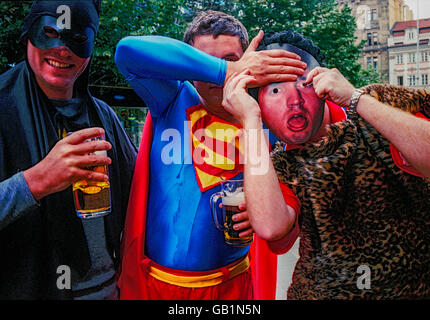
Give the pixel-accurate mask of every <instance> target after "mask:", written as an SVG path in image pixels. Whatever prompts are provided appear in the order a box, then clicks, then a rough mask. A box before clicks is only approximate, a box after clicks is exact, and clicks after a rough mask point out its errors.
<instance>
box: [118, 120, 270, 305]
mask: <svg viewBox="0 0 430 320" xmlns="http://www.w3.org/2000/svg"><path fill="white" fill-rule="evenodd" d="M151 145H152V118H151V114H150V113H149V112H148V116H147V117H146V121H145V126H144V128H143V134H142V140H141V143H140V148H139V154H138V156H137V160H136V166H135V174H134V176H133V182H132V186H131V191H130V198H129V204H128V210H127V216H126V220H125V227H124V238H123V240H122V247H121V258H122V263H121V269H120V276H119V280H118V287H119V288H120V299H123V300H130V299H131V300H137V299H142V297H143V294H142V292H143V291H144V290H145V282H144V280H143V277H142V274H143V272H142V269H143V268H145V266H146V264H145V261H147V260H146V259H147V257H146V256H145V224H146V210H147V201H148V189H149V183H148V182H149V152H150V150H151ZM277 259H278V258H277V255H276V254H274V253H273V252H272V251H271V250H270V249H269V247H268V244H267V242H266V241H264V240H262V239H261V238H259V237H258V236H257V235H255V240H254V242H253V244H252V245H251V248H250V261H251V271H252V278H253V279H252V280H253V289H254V299H256V300H274V299H275V295H276V273H277V263H278V260H277Z"/></svg>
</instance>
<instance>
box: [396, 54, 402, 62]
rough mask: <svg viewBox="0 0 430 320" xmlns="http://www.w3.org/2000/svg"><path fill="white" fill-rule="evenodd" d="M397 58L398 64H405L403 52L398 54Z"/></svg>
mask: <svg viewBox="0 0 430 320" xmlns="http://www.w3.org/2000/svg"><path fill="white" fill-rule="evenodd" d="M396 58H397V64H403V54H398V55H397V56H396Z"/></svg>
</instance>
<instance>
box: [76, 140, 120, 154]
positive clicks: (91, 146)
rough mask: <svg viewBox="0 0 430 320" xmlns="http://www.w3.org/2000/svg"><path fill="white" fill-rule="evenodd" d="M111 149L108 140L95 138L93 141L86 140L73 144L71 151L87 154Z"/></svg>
mask: <svg viewBox="0 0 430 320" xmlns="http://www.w3.org/2000/svg"><path fill="white" fill-rule="evenodd" d="M110 149H112V145H111V144H110V142H108V141H106V140H95V141H87V142H84V143H81V144H78V145H75V146H74V149H73V152H74V153H75V154H81V155H83V154H89V153H94V152H96V151H104V150H110Z"/></svg>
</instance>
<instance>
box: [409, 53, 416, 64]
mask: <svg viewBox="0 0 430 320" xmlns="http://www.w3.org/2000/svg"><path fill="white" fill-rule="evenodd" d="M408 62H409V63H415V53H409V55H408Z"/></svg>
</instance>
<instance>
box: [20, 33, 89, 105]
mask: <svg viewBox="0 0 430 320" xmlns="http://www.w3.org/2000/svg"><path fill="white" fill-rule="evenodd" d="M27 59H28V63H29V64H30V67H31V69H32V70H33V72H34V75H35V77H36V80H37V83H38V84H39V86H40V88H41V89H42V91H43V92H44V93H45V94H46V95H47V96H48V97H49V98H57V99H70V98H72V95H73V85H74V83H75V81H76V79H77V78H78V77H79V76H80V75H81V74H82V73H83V72H84V70H85V68H86V67H87V65H88V63H89V61H90V58H80V57H78V56H77V55H76V54H74V53H73V52H72V51H71V50H70V49H69V48H67V47H65V46H62V47H56V48H52V49H39V48H36V47H35V46H33V45H32V43H31V42H30V41H28V42H27Z"/></svg>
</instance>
